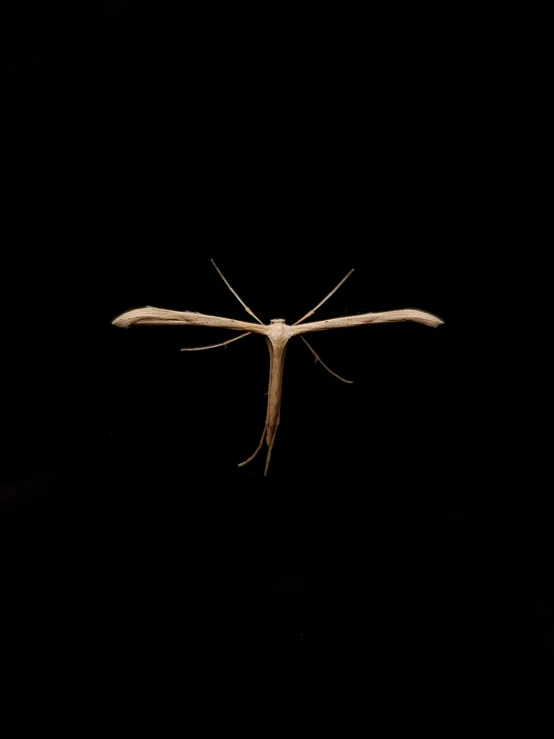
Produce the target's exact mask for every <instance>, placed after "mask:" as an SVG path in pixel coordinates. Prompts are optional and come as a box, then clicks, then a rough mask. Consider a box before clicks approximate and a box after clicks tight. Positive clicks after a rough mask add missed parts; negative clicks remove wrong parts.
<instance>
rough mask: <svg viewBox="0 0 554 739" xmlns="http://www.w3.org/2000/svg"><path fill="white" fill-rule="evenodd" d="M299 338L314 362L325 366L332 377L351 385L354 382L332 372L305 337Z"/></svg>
mask: <svg viewBox="0 0 554 739" xmlns="http://www.w3.org/2000/svg"><path fill="white" fill-rule="evenodd" d="M300 338H301V339H302V341H303V342H304V344H306V346H307V347H308V349H309V350H310V351H311V353H312V354H313V355H314V357H315V361H316V363H317V362H319V363H320V364H322V365H323V366H324V367H325V369H326V370H327V372H329V373H330V374H331V375H333V377H336V378H337V379H338V380H341V382H346V383H348V385H352V384H353V383H354V380H345V379H344V377H341V376H340V375H337V373H336V372H333V370H332V369H329V367H327V365H326V364H325V362H324V361H323V359H321V357H320V356H319V354H317V352H316V351H315V349H312V347H311V346H310V345H309V344H308V342H307V341H306V339H305V338H304V337H303V336H301V337H300Z"/></svg>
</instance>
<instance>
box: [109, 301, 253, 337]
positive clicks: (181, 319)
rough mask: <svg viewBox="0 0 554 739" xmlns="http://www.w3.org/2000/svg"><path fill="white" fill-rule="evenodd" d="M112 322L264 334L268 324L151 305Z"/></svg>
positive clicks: (123, 326)
mask: <svg viewBox="0 0 554 739" xmlns="http://www.w3.org/2000/svg"><path fill="white" fill-rule="evenodd" d="M112 323H113V324H114V326H119V327H121V328H128V327H129V326H137V325H157V326H160V325H161V326H169V325H171V326H212V327H213V328H230V329H231V330H232V331H252V332H254V333H257V334H264V335H265V334H266V331H267V328H266V326H264V325H263V324H261V325H260V324H258V323H249V322H248V321H236V320H235V319H234V318H222V317H221V316H208V315H205V314H203V313H192V312H190V311H177V310H167V309H165V308H154V307H153V306H151V305H147V306H146V307H145V308H136V309H135V310H130V311H127V312H126V313H122V314H121V315H120V316H117V318H115V319H114V320H113V321H112Z"/></svg>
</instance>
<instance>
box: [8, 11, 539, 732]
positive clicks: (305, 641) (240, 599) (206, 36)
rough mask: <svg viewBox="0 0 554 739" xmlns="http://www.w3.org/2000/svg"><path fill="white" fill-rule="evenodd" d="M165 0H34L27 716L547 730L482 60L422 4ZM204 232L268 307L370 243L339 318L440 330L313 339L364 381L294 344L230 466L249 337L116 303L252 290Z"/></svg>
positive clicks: (261, 373) (13, 121)
mask: <svg viewBox="0 0 554 739" xmlns="http://www.w3.org/2000/svg"><path fill="white" fill-rule="evenodd" d="M166 5H167V7H166V6H165V5H164V4H161V5H160V8H161V9H160V10H159V11H158V14H157V15H155V16H153V15H152V13H150V14H148V13H145V14H144V15H141V14H140V13H138V11H131V10H130V8H129V4H127V3H120V4H117V5H115V6H114V7H113V9H112V10H109V9H105V10H104V12H103V14H102V13H101V14H100V15H99V16H98V17H97V18H95V19H89V20H87V21H85V20H83V21H78V19H77V18H74V19H68V18H63V19H61V21H60V25H57V24H56V23H55V22H54V21H53V20H52V19H49V25H48V26H47V28H48V29H49V32H48V33H44V34H41V33H40V29H41V22H40V21H39V20H37V21H36V24H35V25H36V27H35V26H33V27H32V28H31V27H29V29H28V30H29V34H28V36H27V37H26V39H27V40H26V43H21V44H19V46H18V47H17V51H14V53H13V55H12V58H11V64H10V66H9V67H8V68H7V72H6V76H5V82H6V90H7V92H6V95H5V100H6V101H7V103H8V105H7V110H8V113H7V116H6V117H7V119H8V122H9V124H10V134H9V135H7V136H6V137H5V142H4V144H5V148H6V153H7V160H8V167H7V168H6V169H5V170H4V171H5V172H6V173H7V174H6V177H7V181H8V184H9V193H10V194H9V196H8V199H7V200H6V201H5V203H4V205H5V212H6V214H7V217H8V223H9V228H7V229H6V234H8V238H7V240H6V239H4V249H5V252H6V269H4V270H3V271H2V282H3V285H2V297H3V299H5V307H4V309H3V310H4V316H7V320H6V322H5V324H4V327H3V346H4V351H5V356H6V358H7V361H6V362H4V366H3V376H4V382H3V386H4V390H5V393H4V398H3V413H2V416H3V424H2V444H3V447H2V448H3V455H2V456H3V458H2V487H1V488H0V496H1V498H0V500H1V528H2V540H1V542H2V547H3V550H2V553H3V559H4V563H5V564H4V567H5V569H6V571H12V572H14V573H15V575H16V579H17V582H18V586H17V590H16V594H15V595H14V599H13V601H9V602H12V603H15V604H16V605H17V608H15V609H14V610H15V613H16V618H17V645H18V646H17V649H18V652H19V659H18V663H19V665H20V666H23V668H24V671H25V680H24V682H23V686H24V687H22V691H21V692H22V696H21V697H22V698H23V701H24V708H22V709H21V713H20V719H21V721H22V722H23V723H27V722H31V723H35V722H36V723H37V724H39V725H42V724H49V723H50V722H55V724H56V725H57V726H59V725H60V724H61V725H64V726H67V727H68V728H69V729H70V730H72V731H73V732H74V733H81V728H82V727H88V726H91V725H94V726H96V727H101V726H106V725H107V724H109V725H111V726H117V727H118V728H123V729H125V728H128V729H129V728H133V729H134V728H135V727H144V726H145V725H147V726H148V727H151V730H152V731H153V732H157V733H160V731H166V730H170V729H173V730H182V731H185V730H186V729H189V730H191V731H193V732H194V735H195V736H199V735H206V736H219V735H220V734H222V733H223V732H225V734H230V733H231V732H234V733H237V734H239V733H240V734H241V735H242V736H245V735H252V736H273V735H275V736H285V735H286V736H290V735H295V736H296V735H297V736H302V737H312V736H314V737H316V736H321V735H323V734H325V733H330V734H331V735H333V736H348V737H355V736H369V735H370V731H371V734H372V735H375V736H399V735H401V734H402V735H403V734H404V733H405V731H406V730H410V731H416V730H417V731H423V732H424V733H426V734H427V735H431V736H435V735H436V736H455V735H457V732H458V731H459V732H460V734H463V735H464V736H466V735H467V732H468V731H471V735H472V736H495V735H501V734H503V733H504V732H505V729H506V727H512V728H513V727H514V726H517V727H518V728H519V730H520V733H521V732H522V733H521V735H524V736H542V735H544V736H546V735H547V734H546V733H544V734H541V733H540V732H541V731H545V727H546V726H547V723H546V721H547V717H546V706H547V703H546V696H547V695H548V692H547V683H546V682H545V681H544V679H543V675H544V674H545V670H546V668H547V667H548V665H549V664H550V665H551V661H552V655H553V638H554V637H553V630H552V608H553V601H552V588H551V584H550V581H551V577H550V574H549V569H548V565H547V564H546V563H547V561H548V551H549V549H550V546H549V544H548V541H549V536H548V534H547V531H546V525H545V524H544V523H542V521H543V513H542V509H541V505H540V501H539V496H538V494H537V493H536V491H534V490H533V489H532V488H531V487H530V486H529V485H527V486H523V487H521V486H519V485H518V476H517V471H516V467H517V459H516V458H515V457H514V458H512V459H508V460H507V459H506V454H504V456H503V454H502V453H501V452H499V451H498V448H499V447H501V445H502V441H503V439H504V438H505V435H506V430H505V428H499V427H501V426H502V422H503V420H504V416H503V415H502V408H503V406H502V405H501V403H500V402H499V398H498V396H497V382H496V378H495V373H494V371H493V369H492V366H491V364H490V362H489V361H488V358H489V357H490V354H491V347H493V348H494V350H497V349H498V350H499V351H500V350H502V349H505V348H506V347H505V346H503V345H502V338H501V337H500V336H499V334H498V333H497V332H495V327H494V325H491V323H486V325H485V324H480V323H479V321H478V313H479V310H480V308H481V307H482V306H481V304H480V302H479V298H478V291H479V288H480V287H481V284H480V283H481V281H482V280H483V279H484V278H483V276H482V272H481V270H480V269H479V267H478V265H479V264H481V262H480V257H479V256H478V255H479V254H480V252H481V250H482V248H483V239H484V237H483V236H479V235H478V234H479V228H478V222H479V219H480V213H481V210H482V208H483V207H485V203H487V202H490V201H488V200H487V199H486V197H485V195H486V193H484V190H486V187H484V186H483V183H484V182H485V181H486V180H487V176H488V173H489V172H490V171H491V169H492V168H493V164H492V160H491V157H493V150H494V147H493V146H489V141H491V140H492V138H494V137H491V132H492V131H493V130H494V129H495V127H494V125H493V123H492V120H491V119H490V118H489V116H488V113H490V110H491V108H490V106H489V107H488V108H487V106H485V105H483V103H482V100H481V97H480V92H482V90H481V89H479V90H475V88H474V87H472V81H473V82H475V79H476V75H475V74H474V72H473V71H472V70H469V69H466V68H464V67H463V65H461V64H459V63H457V62H456V60H455V59H454V58H449V57H448V56H446V57H445V56H444V55H442V56H440V57H439V58H440V62H434V63H431V61H432V59H431V61H430V60H429V59H427V58H426V54H425V53H423V52H422V49H421V48H420V45H418V43H417V42H416V41H413V39H412V44H411V45H410V44H409V43H406V41H407V40H408V39H409V38H410V33H409V26H410V22H409V20H405V21H404V24H403V25H402V29H401V30H400V31H399V33H398V34H397V33H396V31H398V26H397V25H395V24H394V23H393V24H392V25H390V26H385V31H384V33H381V32H380V31H379V30H374V31H373V32H372V34H370V36H371V37H370V39H369V40H366V43H365V44H352V45H351V44H349V43H347V42H346V41H344V42H342V43H337V44H334V43H331V42H327V41H325V40H324V37H323V36H322V37H319V36H318V35H317V34H314V37H313V38H312V37H311V36H310V41H307V40H306V38H305V37H304V36H303V35H302V34H301V33H300V32H299V35H298V37H295V36H294V35H292V36H286V37H279V38H278V34H275V38H274V37H273V36H272V37H271V38H262V37H256V38H253V39H249V40H248V41H246V42H245V41H241V42H240V43H237V42H231V41H229V40H228V39H227V37H226V35H225V33H224V32H223V31H219V30H218V31H214V32H213V33H202V32H198V33H196V32H192V31H190V32H189V33H188V35H187V33H184V34H183V28H189V27H190V26H189V25H187V24H186V23H185V25H184V26H183V23H184V21H183V20H182V19H181V18H179V17H178V16H177V14H176V13H175V12H174V11H173V10H172V7H171V6H170V4H166ZM104 7H105V8H108V6H107V5H106V4H105V5H104ZM404 25H405V26H406V27H404ZM56 28H57V29H58V30H57V31H56V30H55V29H56ZM377 28H378V27H377ZM53 29H54V30H53ZM64 29H65V31H67V32H64ZM68 29H69V31H68ZM79 29H80V30H79ZM56 34H57V35H56ZM318 39H319V40H318ZM423 46H425V44H423ZM446 46H448V44H446ZM428 53H429V56H430V57H431V58H432V57H433V54H432V53H431V52H428ZM437 53H438V52H437ZM453 56H455V55H453ZM464 70H465V75H464V74H462V72H463V71H464ZM500 135H501V134H500V133H498V132H497V136H496V139H495V140H496V143H498V136H500ZM210 257H212V258H214V259H215V261H216V262H217V264H218V266H219V267H220V268H221V269H222V271H223V273H224V274H225V276H226V277H227V279H229V281H230V282H231V284H232V285H233V287H234V288H235V289H236V290H237V292H238V293H239V294H240V296H241V297H242V299H243V300H244V301H245V302H246V303H247V304H248V305H249V306H250V307H251V308H252V309H253V310H254V312H256V313H257V314H258V315H259V316H260V317H261V318H262V319H263V320H264V321H269V319H270V318H273V317H284V318H286V319H287V320H288V321H290V322H293V321H294V320H296V319H297V318H299V317H300V316H301V315H303V314H304V313H305V312H306V311H307V310H309V309H310V308H311V307H312V306H314V305H315V304H316V303H317V302H319V301H320V300H321V299H322V298H323V297H324V295H325V294H326V293H327V292H328V291H329V290H330V289H331V288H332V287H333V286H334V285H335V284H336V283H337V282H338V281H339V280H340V279H341V278H342V277H343V276H344V274H346V272H347V271H348V270H349V269H350V268H351V267H355V268H356V272H355V273H354V275H353V276H352V277H351V278H350V279H349V280H348V281H347V283H346V284H345V285H344V286H343V287H342V288H341V289H340V291H339V292H338V293H337V294H336V295H335V296H333V298H332V299H331V300H329V302H328V303H326V304H325V306H323V307H322V309H321V310H320V311H319V312H318V314H317V317H318V318H329V317H333V316H338V315H349V314H354V313H357V312H368V311H379V310H392V309H397V308H405V307H415V308H420V309H422V310H426V311H428V312H431V313H435V314H437V315H439V316H440V317H441V318H443V319H444V320H445V324H444V326H442V327H440V328H439V329H437V330H432V329H429V328H427V327H424V326H420V325H415V324H394V325H388V326H368V327H363V328H356V329H348V330H341V331H334V332H323V333H319V334H314V335H312V337H307V338H308V339H309V340H310V341H311V343H312V344H313V346H314V348H315V349H316V351H318V352H319V353H320V354H321V356H322V359H323V360H324V361H325V362H326V363H327V364H329V366H330V367H331V368H332V369H333V370H334V371H336V372H338V373H339V374H342V375H344V376H345V377H347V378H348V379H352V380H354V384H353V385H352V386H349V385H345V384H343V383H340V382H339V381H338V380H336V379H334V378H333V377H331V376H330V375H328V374H327V373H326V372H325V371H324V370H323V369H322V367H321V366H314V364H313V358H312V357H311V355H310V354H309V352H308V351H307V349H306V348H305V347H304V346H303V345H302V343H301V342H300V341H298V342H293V343H292V344H291V346H290V348H289V350H288V354H287V360H286V366H285V380H284V389H283V407H282V415H281V426H280V428H279V432H278V436H277V441H276V445H275V448H274V453H273V458H272V462H271V465H270V469H269V476H268V477H267V478H264V477H263V462H264V456H265V455H264V456H261V455H260V457H259V458H258V459H257V460H256V461H254V462H253V463H252V464H251V465H249V466H247V467H246V468H243V469H239V468H237V466H236V465H237V463H238V462H239V461H242V460H243V459H244V458H246V457H247V456H248V455H249V454H250V453H251V452H252V451H253V449H254V448H255V446H256V444H257V442H258V439H259V436H260V434H261V431H262V425H263V419H264V414H265V397H264V393H265V392H266V390H267V370H268V352H267V349H266V346H265V342H264V341H263V339H261V338H260V337H255V336H253V337H249V338H247V339H244V341H241V342H238V343H236V344H233V345H231V346H229V347H228V348H227V349H215V350H212V351H207V352H202V353H194V354H184V353H181V352H179V348H180V347H182V346H194V345H198V344H203V343H206V344H208V343H213V342H215V341H218V340H224V339H226V338H229V333H228V332H225V331H218V330H211V329H196V328H177V327H138V328H135V329H130V330H128V331H123V330H121V329H116V328H115V327H113V326H112V325H111V320H112V319H113V318H114V317H115V316H116V315H118V314H119V313H121V312H123V311H125V310H129V309H131V308H136V307H140V306H144V305H147V304H149V305H155V306H159V307H165V308H173V309H177V310H193V311H200V312H205V313H211V314H216V315H223V316H228V317H234V318H242V319H247V316H246V314H245V313H244V311H243V309H242V308H241V306H240V305H239V303H238V302H237V301H236V299H235V298H234V297H233V296H232V295H231V293H230V292H229V291H228V290H227V288H226V287H225V285H224V284H223V282H222V281H221V279H220V278H219V276H218V275H217V273H216V271H215V270H214V269H213V267H212V265H211V264H210V261H209V259H210ZM506 466H508V467H511V468H512V469H513V474H510V480H509V481H506V480H505V472H506ZM10 633H11V632H10Z"/></svg>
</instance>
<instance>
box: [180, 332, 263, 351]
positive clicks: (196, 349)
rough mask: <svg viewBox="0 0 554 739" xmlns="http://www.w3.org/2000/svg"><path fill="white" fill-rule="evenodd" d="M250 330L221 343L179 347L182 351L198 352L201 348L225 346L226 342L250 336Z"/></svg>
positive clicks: (230, 342)
mask: <svg viewBox="0 0 554 739" xmlns="http://www.w3.org/2000/svg"><path fill="white" fill-rule="evenodd" d="M251 333H252V332H251V331H247V333H245V334H241V335H240V336H235V338H234V339H228V340H227V341H222V342H221V344H209V345H208V346H187V347H185V348H184V349H181V351H182V352H200V351H202V349H216V348H217V347H218V346H226V345H227V344H232V343H233V341H238V340H239V339H242V338H244V337H245V336H250V334H251Z"/></svg>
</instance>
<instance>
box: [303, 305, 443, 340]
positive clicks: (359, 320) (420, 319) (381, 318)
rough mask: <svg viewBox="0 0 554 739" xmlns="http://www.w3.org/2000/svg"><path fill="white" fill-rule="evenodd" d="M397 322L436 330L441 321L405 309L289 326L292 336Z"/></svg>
mask: <svg viewBox="0 0 554 739" xmlns="http://www.w3.org/2000/svg"><path fill="white" fill-rule="evenodd" d="M398 321H415V322H416V323H423V324H424V325H425V326H432V327H433V328H436V327H437V326H440V325H441V323H443V321H441V319H440V318H437V316H433V315H432V314H431V313H424V312H423V311H421V310H415V309H413V308H406V309H405V310H389V311H385V312H383V313H362V314H361V315H359V316H345V317H344V318H330V319H328V320H327V321H312V322H311V323H303V324H301V325H298V326H291V327H290V329H289V330H290V332H291V334H292V335H293V336H297V335H298V334H304V333H308V332H309V331H325V330H326V329H330V328H347V327H348V326H364V325H366V324H368V323H395V322H398Z"/></svg>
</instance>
